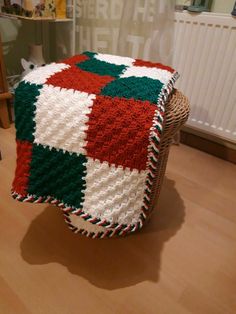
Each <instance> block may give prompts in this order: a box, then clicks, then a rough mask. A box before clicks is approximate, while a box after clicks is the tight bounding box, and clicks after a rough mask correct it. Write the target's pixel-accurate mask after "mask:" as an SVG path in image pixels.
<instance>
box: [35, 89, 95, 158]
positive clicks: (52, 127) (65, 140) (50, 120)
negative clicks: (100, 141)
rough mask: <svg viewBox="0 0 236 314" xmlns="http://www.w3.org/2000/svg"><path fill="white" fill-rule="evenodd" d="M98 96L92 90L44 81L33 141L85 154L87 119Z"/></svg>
mask: <svg viewBox="0 0 236 314" xmlns="http://www.w3.org/2000/svg"><path fill="white" fill-rule="evenodd" d="M95 98H96V96H95V95H93V94H88V93H85V92H80V91H74V90H72V89H69V90H68V89H65V88H60V87H54V86H52V85H44V86H43V88H42V89H41V90H40V95H39V96H38V99H37V102H36V112H35V119H34V120H35V123H36V127H35V133H34V136H35V140H34V142H35V143H37V144H42V145H48V146H51V147H55V148H59V149H64V150H66V151H68V152H75V153H78V154H86V150H85V149H84V147H85V145H86V143H87V142H86V141H85V138H86V130H87V129H88V126H87V125H86V123H87V122H88V120H89V117H88V115H89V114H90V112H91V110H92V105H93V100H94V99H95ZM46 113H47V114H46Z"/></svg>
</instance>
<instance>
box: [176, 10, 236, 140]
mask: <svg viewBox="0 0 236 314" xmlns="http://www.w3.org/2000/svg"><path fill="white" fill-rule="evenodd" d="M173 65H174V67H175V68H176V69H177V71H178V72H179V73H180V75H181V76H180V79H179V80H178V82H177V84H176V86H177V88H179V89H180V90H181V91H182V92H183V93H184V94H185V95H186V96H187V97H188V98H189V100H190V105H191V113H190V117H189V120H188V122H187V125H189V126H193V127H195V128H198V129H200V130H202V131H206V132H208V133H211V134H213V135H216V136H219V137H222V138H225V139H227V140H230V141H233V142H236V21H235V19H234V18H233V17H231V16H230V15H228V14H214V13H201V14H190V13H188V12H176V13H175V43H174V58H173Z"/></svg>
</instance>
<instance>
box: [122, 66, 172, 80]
mask: <svg viewBox="0 0 236 314" xmlns="http://www.w3.org/2000/svg"><path fill="white" fill-rule="evenodd" d="M172 75H173V74H172V73H171V72H169V71H167V70H162V69H157V68H148V67H145V66H131V67H129V68H127V69H126V70H125V71H124V72H123V73H122V74H121V75H120V77H122V78H123V77H130V76H136V77H144V76H146V77H148V78H152V79H154V80H159V81H161V82H162V83H163V84H168V83H169V81H170V79H171V78H172Z"/></svg>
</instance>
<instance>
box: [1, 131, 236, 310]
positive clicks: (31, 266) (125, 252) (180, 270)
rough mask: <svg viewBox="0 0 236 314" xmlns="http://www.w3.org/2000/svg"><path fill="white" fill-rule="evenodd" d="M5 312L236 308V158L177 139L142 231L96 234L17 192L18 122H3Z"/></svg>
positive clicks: (2, 176)
mask: <svg viewBox="0 0 236 314" xmlns="http://www.w3.org/2000/svg"><path fill="white" fill-rule="evenodd" d="M0 148H1V151H2V155H3V160H2V161H0V313H1V314H20V313H23V314H28V313H32V314H106V313H112V314H131V313H132V314H152V313H153V314H154V313H155V314H178V313H180V314H188V313H194V314H219V313H222V314H231V313H232V314H235V313H236V166H235V165H233V164H230V163H228V162H225V161H223V160H221V159H217V158H216V157H212V156H210V155H207V154H206V153H203V152H200V151H197V150H195V149H193V148H190V147H187V146H184V145H181V146H179V147H177V146H173V147H172V149H171V155H170V159H169V163H168V169H167V174H166V178H165V182H164V186H163V190H162V193H161V197H160V200H159V204H158V205H157V210H156V213H155V214H154V215H153V217H152V220H151V222H150V223H149V224H148V225H147V226H146V227H145V228H144V229H143V230H142V231H141V232H139V233H137V234H135V235H133V236H129V237H126V238H122V239H111V240H91V239H87V238H84V237H82V236H79V235H75V234H73V233H72V232H71V231H70V230H69V229H67V227H66V225H65V223H64V221H63V218H62V214H61V212H60V211H59V210H58V209H57V208H55V207H52V206H48V205H41V204H40V205H38V204H24V203H19V202H17V201H15V200H13V199H11V197H10V186H11V181H12V178H13V173H14V167H15V144H14V129H13V128H11V129H8V130H3V129H0Z"/></svg>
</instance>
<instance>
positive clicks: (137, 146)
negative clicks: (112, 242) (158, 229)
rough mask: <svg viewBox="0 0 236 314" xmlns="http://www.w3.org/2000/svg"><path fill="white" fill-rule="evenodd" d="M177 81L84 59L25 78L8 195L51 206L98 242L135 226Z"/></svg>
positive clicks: (126, 61)
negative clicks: (90, 230) (82, 224)
mask: <svg viewBox="0 0 236 314" xmlns="http://www.w3.org/2000/svg"><path fill="white" fill-rule="evenodd" d="M177 77H178V74H177V72H175V71H174V70H173V69H172V68H170V67H168V66H164V65H162V64H160V63H152V62H148V61H142V60H137V59H136V60H135V59H132V58H128V57H120V56H114V55H107V54H99V53H92V52H85V53H83V54H81V55H77V56H74V57H72V58H69V59H66V60H64V61H63V62H60V63H52V64H49V65H46V66H44V67H40V68H38V69H36V70H35V71H32V72H31V73H29V74H28V75H27V76H26V77H25V78H24V80H23V81H22V82H21V83H20V84H19V86H18V88H17V90H16V93H15V124H16V141H17V166H16V172H15V179H14V181H13V187H12V196H13V197H14V198H16V199H17V200H19V201H24V202H25V201H26V202H33V203H39V202H46V203H52V204H56V205H57V206H59V207H60V208H61V209H62V210H63V211H64V212H66V213H72V214H75V215H77V216H79V217H81V218H82V219H84V220H86V221H87V222H89V223H91V224H94V225H95V224H96V225H98V226H102V227H104V228H106V230H107V231H106V232H104V233H103V236H113V235H124V234H126V233H130V232H133V231H135V230H137V229H139V228H141V227H142V225H143V222H144V220H145V219H146V218H147V216H148V215H149V212H150V211H151V205H150V204H151V202H150V200H151V196H152V193H153V190H154V184H153V182H154V181H155V171H156V169H157V162H158V156H159V147H160V142H161V135H162V129H163V121H164V112H165V102H166V101H167V98H168V95H169V94H170V92H171V90H172V88H173V84H174V82H175V80H176V79H177ZM74 229H76V228H74ZM93 235H94V234H92V236H93ZM98 236H101V235H98Z"/></svg>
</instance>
